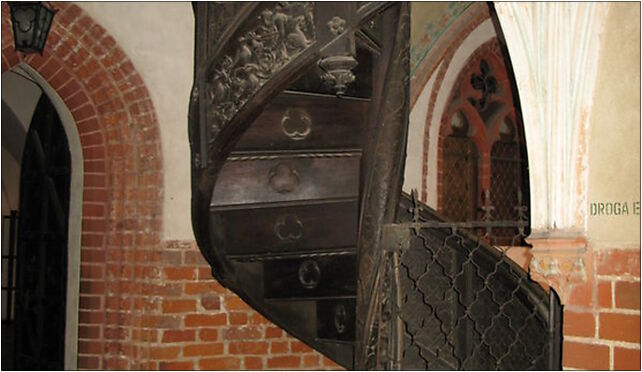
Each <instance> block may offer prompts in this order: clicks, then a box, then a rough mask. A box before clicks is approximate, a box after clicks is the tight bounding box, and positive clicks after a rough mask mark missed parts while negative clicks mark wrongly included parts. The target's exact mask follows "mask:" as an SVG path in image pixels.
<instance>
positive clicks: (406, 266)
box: [366, 200, 561, 370]
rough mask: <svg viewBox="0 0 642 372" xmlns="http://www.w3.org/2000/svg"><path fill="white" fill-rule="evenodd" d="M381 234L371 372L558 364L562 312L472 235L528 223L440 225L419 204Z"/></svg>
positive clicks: (501, 253)
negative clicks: (482, 231)
mask: <svg viewBox="0 0 642 372" xmlns="http://www.w3.org/2000/svg"><path fill="white" fill-rule="evenodd" d="M404 203H405V206H406V207H407V208H405V209H406V210H402V211H400V213H399V218H398V220H401V221H405V222H401V223H398V224H392V225H387V226H385V228H384V231H383V245H384V246H383V248H384V252H383V253H382V257H381V260H380V261H379V262H380V265H379V268H378V272H377V277H378V278H379V280H378V282H377V285H378V290H377V291H375V293H378V298H377V299H376V300H375V302H374V303H375V306H376V308H375V312H376V313H377V316H375V317H373V319H374V320H373V322H372V323H371V324H370V327H372V328H371V329H372V332H371V333H370V340H369V343H368V345H369V349H368V352H369V357H368V358H367V360H368V365H367V366H366V367H367V368H370V369H422V370H429V369H439V370H443V369H477V370H491V369H492V370H495V369H497V370H502V369H514V370H527V369H559V368H560V367H561V362H560V355H561V346H560V342H561V335H560V332H561V329H560V327H561V326H560V325H561V306H560V304H559V300H558V298H557V296H556V294H555V292H554V291H553V290H552V289H551V291H550V292H549V293H547V292H546V291H545V290H544V289H543V288H542V287H541V286H539V285H538V284H537V283H535V282H534V281H532V280H531V279H530V278H529V276H528V273H527V272H526V271H524V270H523V269H522V268H521V267H520V266H519V265H517V264H516V263H515V262H513V261H512V260H511V259H510V258H509V257H508V251H509V250H510V249H512V248H507V249H499V248H497V247H493V246H491V245H489V244H488V243H487V242H486V240H485V239H484V237H483V236H482V237H480V236H477V235H475V234H474V233H471V230H475V229H485V231H487V232H492V229H493V228H496V227H500V228H506V227H511V228H516V229H517V231H518V234H517V235H523V233H524V231H523V229H524V227H525V226H527V225H528V222H527V221H524V220H518V221H492V220H490V221H488V220H487V221H477V222H446V221H443V220H440V219H438V217H437V216H436V214H435V213H434V212H432V211H431V210H430V209H429V208H428V207H426V206H421V205H419V203H417V202H416V201H414V202H410V201H409V200H406V201H403V200H402V205H404Z"/></svg>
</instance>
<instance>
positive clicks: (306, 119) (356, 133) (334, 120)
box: [235, 93, 366, 150]
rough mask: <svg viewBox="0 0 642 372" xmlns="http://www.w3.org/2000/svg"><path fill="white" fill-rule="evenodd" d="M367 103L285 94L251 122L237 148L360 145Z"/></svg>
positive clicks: (309, 95) (260, 148)
mask: <svg viewBox="0 0 642 372" xmlns="http://www.w3.org/2000/svg"><path fill="white" fill-rule="evenodd" d="M365 115H366V102H365V101H363V100H357V99H349V98H337V97H334V96H328V95H320V94H296V93H283V94H281V95H280V96H278V97H277V98H276V99H275V100H274V102H273V103H271V104H270V105H269V106H268V107H267V108H266V109H265V111H264V112H263V113H262V114H261V115H260V116H259V117H258V118H257V119H256V120H255V121H254V123H252V125H251V126H250V128H249V129H248V130H247V132H245V134H244V135H243V137H241V140H240V141H239V143H238V144H237V145H236V147H235V150H273V149H279V150H282V149H286V150H287V149H291V150H292V149H311V148H324V149H337V148H360V147H362V145H363V144H362V142H363V130H364V126H365V121H366V116H365Z"/></svg>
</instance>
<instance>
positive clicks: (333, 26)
mask: <svg viewBox="0 0 642 372" xmlns="http://www.w3.org/2000/svg"><path fill="white" fill-rule="evenodd" d="M328 28H329V29H330V32H332V33H333V34H335V35H337V36H338V35H341V34H342V33H344V32H345V31H346V20H345V19H343V18H341V17H337V16H334V17H332V19H331V20H329V21H328Z"/></svg>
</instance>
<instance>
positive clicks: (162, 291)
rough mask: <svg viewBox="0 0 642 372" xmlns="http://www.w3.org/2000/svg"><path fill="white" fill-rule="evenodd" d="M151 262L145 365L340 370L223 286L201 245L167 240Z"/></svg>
mask: <svg viewBox="0 0 642 372" xmlns="http://www.w3.org/2000/svg"><path fill="white" fill-rule="evenodd" d="M147 265H148V266H147V269H148V270H144V271H146V272H147V273H148V275H147V276H146V278H145V282H146V284H147V287H146V289H145V290H144V291H143V295H145V297H144V298H145V306H146V311H145V315H144V316H143V319H142V322H143V325H144V326H143V328H142V329H141V331H142V334H143V335H144V337H141V340H140V341H139V345H140V347H141V360H142V363H143V364H144V366H145V368H149V369H315V370H318V369H336V368H337V366H336V364H335V363H334V362H332V361H330V360H329V359H327V358H325V357H323V356H321V355H320V354H319V353H317V352H315V351H314V350H312V349H311V348H310V347H308V346H307V345H305V344H303V343H302V342H300V341H298V340H297V339H295V338H293V337H291V336H289V335H288V334H286V333H285V332H284V331H282V330H281V329H280V328H279V327H277V326H275V325H273V324H272V323H271V322H269V321H268V320H266V319H265V318H264V317H262V316H261V315H260V314H258V313H257V312H256V311H254V310H252V309H251V308H250V307H249V306H248V305H247V304H245V303H244V302H243V301H242V300H241V299H240V298H239V297H238V296H236V295H235V294H233V293H232V292H230V291H229V290H226V289H224V288H222V287H221V285H220V284H218V282H217V281H216V280H214V279H212V274H211V271H210V270H211V269H210V267H209V265H208V264H207V263H206V262H205V260H204V258H203V256H202V255H201V253H200V251H199V250H198V248H197V246H196V243H195V242H190V241H168V242H164V243H163V244H162V246H161V249H160V250H159V251H158V252H156V254H155V255H154V256H153V257H150V260H149V261H148V262H147Z"/></svg>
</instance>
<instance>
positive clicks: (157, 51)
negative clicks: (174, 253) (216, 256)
mask: <svg viewBox="0 0 642 372" xmlns="http://www.w3.org/2000/svg"><path fill="white" fill-rule="evenodd" d="M78 6H80V7H81V8H83V10H85V11H86V12H87V13H89V15H90V16H91V17H92V18H93V19H94V20H96V22H98V23H99V24H100V25H101V26H103V27H104V28H105V29H106V30H107V31H108V32H109V33H110V34H111V35H112V36H113V37H114V39H116V41H117V42H118V44H119V45H120V47H121V48H122V49H123V50H124V51H125V53H126V54H127V56H128V57H129V58H130V59H131V61H132V63H133V64H134V67H136V70H138V72H139V73H140V74H141V76H142V78H143V80H144V82H145V84H146V86H147V88H148V89H149V94H150V96H151V98H152V101H153V104H154V108H155V109H156V113H157V114H158V122H159V125H160V128H161V133H160V137H161V144H162V157H163V175H164V180H163V185H164V188H163V198H164V201H163V230H162V231H163V232H162V238H163V239H188V240H192V239H194V234H193V232H192V220H191V214H190V206H191V204H190V199H191V189H190V153H189V141H188V138H187V113H188V104H189V97H190V90H191V88H192V77H193V70H194V68H193V65H194V61H193V60H194V15H193V12H192V8H191V5H190V3H189V2H162V3H158V2H119V3H111V2H79V3H78Z"/></svg>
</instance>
